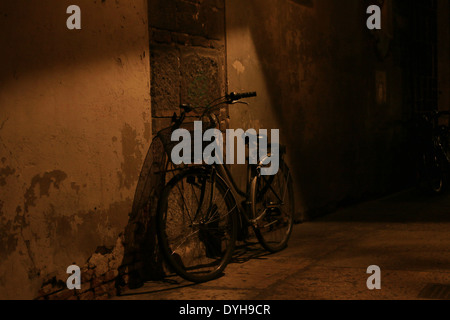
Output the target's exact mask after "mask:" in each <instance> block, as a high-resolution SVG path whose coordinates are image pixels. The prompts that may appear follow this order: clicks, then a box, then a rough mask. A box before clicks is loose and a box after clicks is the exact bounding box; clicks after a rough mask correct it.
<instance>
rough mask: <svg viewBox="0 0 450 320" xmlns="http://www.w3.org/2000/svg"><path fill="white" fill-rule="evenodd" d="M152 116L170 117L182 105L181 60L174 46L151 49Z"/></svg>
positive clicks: (158, 46)
mask: <svg viewBox="0 0 450 320" xmlns="http://www.w3.org/2000/svg"><path fill="white" fill-rule="evenodd" d="M150 63H151V68H150V69H151V79H152V84H151V90H150V91H151V97H152V116H153V117H170V116H172V114H173V113H174V112H176V111H177V110H178V107H179V105H180V70H179V69H180V58H179V52H178V49H176V48H175V47H173V46H163V45H153V46H152V48H151V59H150Z"/></svg>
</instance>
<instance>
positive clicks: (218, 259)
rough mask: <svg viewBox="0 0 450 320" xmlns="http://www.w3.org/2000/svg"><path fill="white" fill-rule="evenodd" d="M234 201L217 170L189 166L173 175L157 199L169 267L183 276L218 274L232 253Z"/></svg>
mask: <svg viewBox="0 0 450 320" xmlns="http://www.w3.org/2000/svg"><path fill="white" fill-rule="evenodd" d="M236 210H237V208H236V203H235V201H234V198H233V196H232V194H231V191H230V188H229V187H228V186H227V185H226V184H225V182H224V181H223V180H222V179H221V178H220V176H218V175H216V174H211V173H210V171H208V170H206V169H203V168H195V167H193V168H189V169H186V170H184V171H182V172H181V173H179V174H178V175H176V176H175V177H173V178H172V180H170V181H169V183H168V184H167V185H166V186H165V188H164V190H163V192H162V196H161V198H160V201H159V203H158V213H157V215H158V216H157V223H158V228H157V232H158V240H159V244H160V248H161V251H162V253H163V256H164V257H165V259H166V261H167V263H168V265H169V267H171V268H172V269H173V271H175V272H176V273H177V274H178V275H180V276H181V277H183V278H184V279H186V280H188V281H192V282H205V281H210V280H213V279H215V278H217V277H218V276H219V275H220V274H221V273H222V272H223V270H224V269H225V267H226V265H227V264H228V263H229V261H230V259H231V256H232V254H233V250H234V246H235V241H236V235H237V217H236V214H237V212H236Z"/></svg>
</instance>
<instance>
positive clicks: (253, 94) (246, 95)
mask: <svg viewBox="0 0 450 320" xmlns="http://www.w3.org/2000/svg"><path fill="white" fill-rule="evenodd" d="M228 97H229V99H230V100H233V101H236V100H240V99H244V98H252V97H256V92H243V93H237V92H232V93H230V94H229V95H228Z"/></svg>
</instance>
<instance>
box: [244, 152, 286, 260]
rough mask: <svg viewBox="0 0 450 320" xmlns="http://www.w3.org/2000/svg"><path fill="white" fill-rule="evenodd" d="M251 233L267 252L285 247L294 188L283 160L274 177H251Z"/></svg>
mask: <svg viewBox="0 0 450 320" xmlns="http://www.w3.org/2000/svg"><path fill="white" fill-rule="evenodd" d="M251 199H252V200H251V201H252V214H253V218H255V219H257V226H256V227H255V234H256V236H257V238H258V240H259V242H260V243H261V245H262V246H263V247H264V248H265V249H266V250H267V251H269V252H278V251H281V250H283V249H284V248H286V246H287V243H288V240H289V237H290V235H291V233H292V228H293V224H294V210H295V205H294V190H293V183H292V177H291V174H290V172H289V169H288V167H287V165H286V164H285V163H284V161H280V169H279V170H278V173H277V174H276V175H274V176H259V177H254V178H253V180H252V185H251Z"/></svg>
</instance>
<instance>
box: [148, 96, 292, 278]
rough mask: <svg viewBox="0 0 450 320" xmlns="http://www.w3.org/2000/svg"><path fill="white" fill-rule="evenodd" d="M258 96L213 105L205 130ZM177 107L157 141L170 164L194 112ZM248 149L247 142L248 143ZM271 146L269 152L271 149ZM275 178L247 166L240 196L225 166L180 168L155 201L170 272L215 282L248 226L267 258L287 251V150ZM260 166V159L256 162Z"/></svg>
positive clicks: (206, 110) (289, 195)
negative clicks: (177, 134)
mask: <svg viewBox="0 0 450 320" xmlns="http://www.w3.org/2000/svg"><path fill="white" fill-rule="evenodd" d="M254 96H256V93H254V92H253V93H234V92H233V93H230V94H227V95H225V96H224V97H221V98H219V99H216V100H214V101H212V102H211V103H210V104H208V105H207V106H206V107H204V112H203V113H202V114H201V116H200V117H199V119H202V120H203V119H205V117H206V118H207V119H208V121H207V127H208V128H212V127H218V126H219V124H220V121H219V119H218V117H217V115H216V114H215V113H214V112H215V111H217V110H219V109H220V108H221V107H222V106H223V105H226V104H228V105H232V104H237V103H244V104H247V103H246V102H243V101H240V100H241V99H244V98H251V97H254ZM193 111H194V110H193V108H191V107H190V106H189V105H182V106H181V114H180V116H179V117H178V116H177V115H176V114H175V115H174V117H173V119H172V120H173V121H172V123H173V125H172V126H171V127H169V128H166V129H163V130H161V131H160V132H159V133H158V136H159V137H160V138H161V140H162V141H163V144H164V147H165V148H166V153H167V154H168V156H169V158H170V154H171V150H172V148H173V142H172V141H171V139H170V136H171V133H172V132H173V131H174V130H176V129H178V128H181V127H182V126H183V125H185V127H190V128H192V126H189V124H185V123H184V121H185V118H186V116H187V115H188V114H189V113H191V112H193ZM246 144H247V145H248V142H247V141H246ZM271 147H272V146H270V145H269V146H268V149H271ZM279 150H280V162H279V170H278V173H277V174H276V175H273V176H262V175H261V174H260V172H261V168H262V167H263V166H264V164H263V162H262V161H259V162H258V164H247V179H246V187H245V190H241V189H240V188H239V187H238V186H237V184H236V182H235V180H234V178H233V176H232V174H231V172H230V170H229V168H228V167H227V166H226V165H224V164H221V163H219V164H213V165H191V166H182V167H181V168H176V169H174V170H172V171H176V174H175V176H174V177H173V178H171V179H170V181H169V182H168V183H167V184H166V185H165V187H164V189H163V191H162V193H161V197H160V199H159V201H158V209H157V219H156V220H157V236H158V242H159V246H160V250H161V252H162V254H163V257H164V258H165V261H166V262H167V264H168V266H169V268H171V270H172V271H174V272H175V273H177V274H178V275H179V276H181V277H182V278H184V279H186V280H188V281H191V282H205V281H210V280H213V279H215V278H217V277H219V276H220V275H221V274H223V271H224V270H225V268H226V266H227V264H228V263H229V262H230V261H231V258H232V255H233V251H234V249H235V245H236V241H237V240H245V239H247V238H248V237H249V233H248V229H249V226H251V227H252V229H253V230H254V234H255V235H256V237H257V239H258V241H259V242H260V243H261V245H262V246H263V247H264V248H265V249H266V250H267V251H269V252H272V253H274V252H278V251H281V250H283V249H284V248H286V246H287V243H288V240H289V237H290V235H291V232H292V228H293V219H294V217H293V216H294V208H295V206H294V193H293V181H292V177H291V174H290V171H289V168H288V166H287V165H286V163H285V162H284V154H285V153H286V148H284V147H280V148H279ZM260 160H261V159H260Z"/></svg>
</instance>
